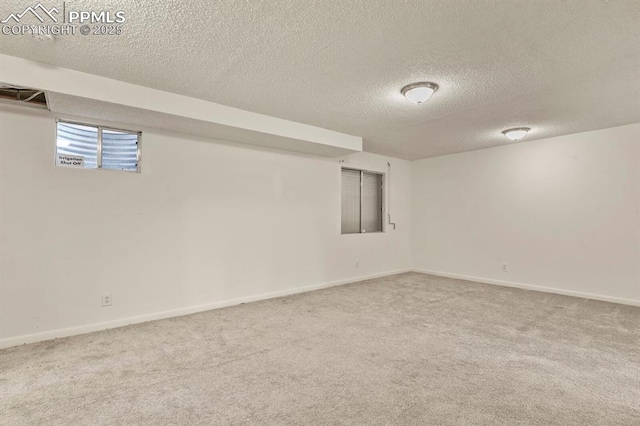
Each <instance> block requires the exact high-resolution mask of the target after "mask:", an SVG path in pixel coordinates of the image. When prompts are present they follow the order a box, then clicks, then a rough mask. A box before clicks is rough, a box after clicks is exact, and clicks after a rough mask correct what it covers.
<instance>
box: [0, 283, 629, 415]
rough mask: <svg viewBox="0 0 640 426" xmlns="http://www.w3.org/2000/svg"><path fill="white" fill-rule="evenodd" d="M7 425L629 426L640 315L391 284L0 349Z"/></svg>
mask: <svg viewBox="0 0 640 426" xmlns="http://www.w3.org/2000/svg"><path fill="white" fill-rule="evenodd" d="M0 424H2V425H11V426H17V425H47V426H50V425H154V426H157V425H227V424H237V425H240V424H263V425H308V424H312V425H353V424H355V425H389V424H394V425H580V426H584V425H639V424H640V308H634V307H629V306H622V305H616V304H610V303H604V302H597V301H591V300H586V299H578V298H572V297H565V296H558V295H551V294H545V293H537V292H531V291H526V290H517V289H510V288H502V287H497V286H491V285H485V284H477V283H471V282H466V281H459V280H453V279H447V278H438V277H433V276H428V275H422V274H415V273H407V274H401V275H396V276H393V277H388V278H383V279H376V280H370V281H364V282H361V283H356V284H351V285H346V286H341V287H336V288H331V289H327V290H321V291H316V292H312V293H306V294H301V295H296V296H291V297H285V298H280V299H273V300H268V301H263V302H256V303H250V304H246V305H241V306H236V307H231V308H225V309H219V310H215V311H209V312H205V313H200V314H195V315H190V316H185V317H181V318H174V319H168V320H162V321H155V322H151V323H146V324H140V325H135V326H129V327H125V328H120V329H114V330H108V331H104V332H99V333H92V334H87V335H83V336H76V337H71V338H66V339H59V340H56V341H49V342H44V343H38V344H32V345H27V346H22V347H17V348H11V349H7V350H3V351H0Z"/></svg>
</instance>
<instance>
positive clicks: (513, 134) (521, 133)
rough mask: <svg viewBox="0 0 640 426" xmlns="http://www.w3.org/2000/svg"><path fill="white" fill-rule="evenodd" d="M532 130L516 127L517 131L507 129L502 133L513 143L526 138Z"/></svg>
mask: <svg viewBox="0 0 640 426" xmlns="http://www.w3.org/2000/svg"><path fill="white" fill-rule="evenodd" d="M529 130H531V129H530V128H528V127H516V128H515V129H507V130H505V131H504V132H502V134H503V135H505V136H506V137H508V138H509V139H511V140H512V141H517V140H519V139H522V138H524V137H525V135H526V134H527V133H529Z"/></svg>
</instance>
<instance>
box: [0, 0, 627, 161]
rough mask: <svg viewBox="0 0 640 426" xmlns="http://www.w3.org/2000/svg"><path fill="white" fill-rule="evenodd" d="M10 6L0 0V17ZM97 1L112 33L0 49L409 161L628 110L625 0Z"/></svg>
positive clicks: (548, 132) (605, 120) (608, 121)
mask: <svg viewBox="0 0 640 426" xmlns="http://www.w3.org/2000/svg"><path fill="white" fill-rule="evenodd" d="M21 3H22V2H17V1H15V0H10V1H8V0H0V15H3V16H2V18H4V17H5V15H8V13H9V12H19V10H14V9H16V4H19V6H18V7H17V8H18V9H21V8H24V7H25V6H26V3H25V4H21ZM34 3H35V2H34ZM43 4H45V5H48V6H51V5H56V4H57V3H56V2H48V1H43ZM108 4H109V6H108V7H109V8H110V9H111V10H115V9H122V10H124V11H125V12H126V15H127V22H126V23H125V24H124V30H125V33H124V34H123V35H120V36H94V35H89V36H80V35H76V36H61V37H58V38H57V39H56V40H55V42H53V43H41V42H38V41H37V40H35V39H33V38H31V37H28V36H7V35H0V40H1V43H0V53H5V54H9V55H13V56H20V57H24V58H28V59H33V60H37V61H42V62H46V63H50V64H54V65H58V66H63V67H66V68H71V69H75V70H80V71H84V72H88V73H91V74H97V75H101V76H105V77H110V78H114V79H118V80H123V81H127V82H131V83H135V84H139V85H143V86H149V87H153V88H157V89H160V90H165V91H169V92H177V93H182V94H185V95H188V96H192V97H197V98H201V99H205V100H209V101H213V102H217V103H221V104H224V105H229V106H233V107H237V108H241V109H245V110H248V111H253V112H258V113H263V114H268V115H272V116H276V117H280V118H284V119H288V120H293V121H299V122H301V123H306V124H312V125H315V126H320V127H325V128H328V129H331V130H336V131H339V132H344V133H349V134H353V135H358V136H363V137H364V144H365V150H366V151H369V152H375V153H380V154H386V155H392V156H395V157H400V158H407V159H417V158H424V157H431V156H436V155H443V154H448V153H454V152H461V151H468V150H474V149H481V148H486V147H491V146H497V145H503V144H508V143H510V142H508V141H507V139H506V138H504V137H503V136H502V135H501V134H500V131H502V130H503V129H505V128H508V127H514V126H529V127H531V128H532V129H533V130H532V132H531V133H530V135H529V136H528V137H527V138H526V139H525V140H534V139H537V138H542V137H550V136H557V135H562V134H567V133H575V132H580V131H587V130H593V129H598V128H604V127H612V126H617V125H623V124H628V123H632V122H639V121H640V25H638V23H639V22H640V2H639V1H637V0H615V1H613V0H612V1H605V0H565V1H560V0H527V1H524V0H503V1H496V0H494V1H481V0H449V1H445V0H438V1H426V0H422V1H419V0H416V1H402V0H388V1H383V0H378V1H373V0H361V1H355V0H352V1H342V0H340V1H338V0H321V1H301V0H300V1H281V0H271V1H257V0H236V1H214V2H211V1H203V0H198V1H189V2H174V1H164V2H162V1H154V2H153V4H152V3H151V2H140V1H110V2H108ZM69 5H72V7H73V8H74V9H88V10H91V9H93V10H96V8H98V9H101V8H105V9H106V8H107V6H106V4H105V3H104V2H97V1H80V0H74V1H73V2H69V1H68V2H67V7H70V6H69ZM114 5H117V6H114ZM422 80H427V81H434V82H436V83H438V84H439V85H440V90H439V91H438V92H437V93H436V94H435V95H434V97H433V98H432V99H431V100H430V101H429V102H428V103H426V104H423V105H421V106H416V105H413V104H410V103H408V102H407V101H406V100H404V98H403V97H402V96H401V95H400V93H399V90H400V88H401V87H402V86H403V85H405V84H408V83H411V82H414V81H422Z"/></svg>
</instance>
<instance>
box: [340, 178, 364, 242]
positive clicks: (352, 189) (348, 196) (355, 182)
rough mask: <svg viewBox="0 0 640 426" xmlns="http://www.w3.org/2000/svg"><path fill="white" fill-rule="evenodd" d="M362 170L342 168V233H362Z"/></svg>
mask: <svg viewBox="0 0 640 426" xmlns="http://www.w3.org/2000/svg"><path fill="white" fill-rule="evenodd" d="M360 189H361V186H360V171H359V170H350V169H342V233H343V234H357V233H360V231H361V228H360Z"/></svg>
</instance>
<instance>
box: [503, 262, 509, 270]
mask: <svg viewBox="0 0 640 426" xmlns="http://www.w3.org/2000/svg"><path fill="white" fill-rule="evenodd" d="M507 270H508V268H507V264H506V263H503V264H502V272H507Z"/></svg>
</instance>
